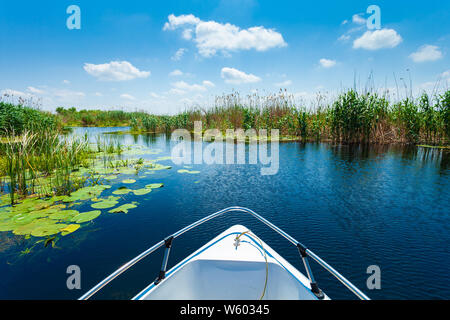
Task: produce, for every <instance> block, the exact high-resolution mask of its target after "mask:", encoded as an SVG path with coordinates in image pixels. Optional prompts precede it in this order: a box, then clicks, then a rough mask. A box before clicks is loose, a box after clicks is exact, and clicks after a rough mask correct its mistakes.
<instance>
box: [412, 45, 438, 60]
mask: <svg viewBox="0 0 450 320" xmlns="http://www.w3.org/2000/svg"><path fill="white" fill-rule="evenodd" d="M409 57H410V58H411V59H412V60H413V61H414V62H426V61H436V60H439V59H441V58H442V52H441V51H440V50H439V47H438V46H432V45H429V44H427V45H424V46H421V47H420V48H419V49H418V50H417V51H416V52H413V53H411V55H410V56H409Z"/></svg>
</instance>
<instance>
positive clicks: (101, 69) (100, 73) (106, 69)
mask: <svg viewBox="0 0 450 320" xmlns="http://www.w3.org/2000/svg"><path fill="white" fill-rule="evenodd" d="M83 68H84V70H85V71H86V72H87V73H89V74H90V75H91V76H94V77H96V78H97V79H99V80H103V81H126V80H132V79H136V78H147V77H148V76H149V75H150V71H140V70H139V69H138V68H136V67H135V66H133V65H132V64H131V63H129V62H128V61H111V62H110V63H104V64H91V63H85V64H84V67H83Z"/></svg>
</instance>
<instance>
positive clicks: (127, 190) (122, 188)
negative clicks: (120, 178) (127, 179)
mask: <svg viewBox="0 0 450 320" xmlns="http://www.w3.org/2000/svg"><path fill="white" fill-rule="evenodd" d="M130 192H132V190H131V189H128V188H127V187H120V188H119V189H117V190H116V191H113V194H120V195H122V194H128V193H130Z"/></svg>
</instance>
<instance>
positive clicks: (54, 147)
mask: <svg viewBox="0 0 450 320" xmlns="http://www.w3.org/2000/svg"><path fill="white" fill-rule="evenodd" d="M0 146H1V148H0V155H2V157H3V158H4V162H5V165H4V167H3V168H0V169H1V170H3V172H0V176H6V177H7V180H8V191H9V193H10V197H11V203H12V204H14V202H15V200H16V199H18V198H22V197H26V196H29V195H38V196H51V195H69V194H70V192H71V191H74V190H76V189H77V188H78V187H79V186H80V185H82V184H83V182H82V181H78V180H77V179H73V177H72V172H74V171H76V170H77V169H78V168H79V167H80V166H81V165H86V161H87V159H88V157H89V154H90V153H91V150H90V148H89V144H88V141H87V140H86V139H85V138H64V137H61V136H60V135H59V134H58V133H48V132H44V133H42V134H38V133H31V132H29V131H25V132H24V133H22V134H21V135H16V134H15V133H14V132H11V133H9V135H8V136H7V137H5V138H4V140H3V142H2V143H1V144H0ZM79 178H82V177H79Z"/></svg>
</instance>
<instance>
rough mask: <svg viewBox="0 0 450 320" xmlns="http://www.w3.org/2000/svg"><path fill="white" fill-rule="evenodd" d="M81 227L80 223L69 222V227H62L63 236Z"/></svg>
mask: <svg viewBox="0 0 450 320" xmlns="http://www.w3.org/2000/svg"><path fill="white" fill-rule="evenodd" d="M78 228H80V225H79V224H69V225H68V226H67V227H64V228H62V229H61V234H62V235H63V236H65V235H68V234H69V233H72V232H74V231H76V230H78Z"/></svg>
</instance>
